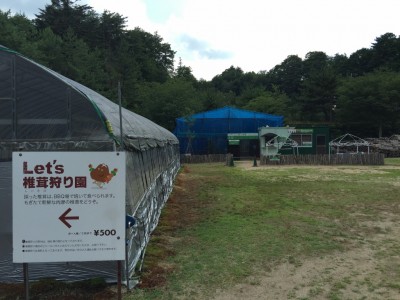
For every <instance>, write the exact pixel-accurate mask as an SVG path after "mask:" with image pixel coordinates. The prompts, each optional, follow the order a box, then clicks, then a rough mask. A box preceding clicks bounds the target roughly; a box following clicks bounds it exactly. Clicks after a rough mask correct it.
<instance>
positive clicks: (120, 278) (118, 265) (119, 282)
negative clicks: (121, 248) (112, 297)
mask: <svg viewBox="0 0 400 300" xmlns="http://www.w3.org/2000/svg"><path fill="white" fill-rule="evenodd" d="M121 269H122V262H121V261H120V260H119V261H118V262H117V276H118V283H117V290H118V291H117V298H118V300H122V276H121Z"/></svg>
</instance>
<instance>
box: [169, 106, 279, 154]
mask: <svg viewBox="0 0 400 300" xmlns="http://www.w3.org/2000/svg"><path fill="white" fill-rule="evenodd" d="M263 126H270V127H281V126H283V116H276V115H271V114H266V113H260V112H254V111H248V110H243V109H238V108H233V107H223V108H219V109H214V110H210V111H206V112H201V113H197V114H194V115H191V116H188V117H181V118H178V119H176V127H175V130H174V134H175V135H176V136H177V137H178V139H179V143H180V153H190V154H223V153H227V134H228V133H258V128H259V127H263Z"/></svg>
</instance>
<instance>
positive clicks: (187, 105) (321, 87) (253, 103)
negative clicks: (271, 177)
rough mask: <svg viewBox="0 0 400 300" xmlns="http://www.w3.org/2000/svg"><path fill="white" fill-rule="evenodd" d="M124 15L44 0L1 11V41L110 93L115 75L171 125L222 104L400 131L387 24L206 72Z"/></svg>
mask: <svg viewBox="0 0 400 300" xmlns="http://www.w3.org/2000/svg"><path fill="white" fill-rule="evenodd" d="M126 22H127V20H126V18H125V17H124V16H122V15H120V14H118V13H113V12H110V11H104V12H103V13H102V14H99V13H97V12H95V11H94V10H93V8H91V7H90V6H88V5H80V4H78V3H77V1H73V0H52V1H51V4H48V5H46V6H45V7H44V8H43V9H41V10H40V12H39V13H38V14H37V15H36V18H35V19H33V20H30V19H28V18H27V17H26V16H25V15H20V14H15V15H13V14H11V13H10V11H1V10H0V45H3V46H6V47H8V48H10V49H12V50H15V51H18V52H20V53H21V54H23V55H25V56H26V57H28V58H31V59H33V60H35V61H37V62H39V63H41V64H43V65H45V66H47V67H49V68H51V69H53V70H55V71H57V72H59V73H61V74H62V75H64V76H67V77H69V78H71V79H73V80H75V81H78V82H80V83H82V84H84V85H86V86H88V87H90V88H91V89H93V90H95V91H97V92H99V93H101V94H102V95H104V96H106V97H107V98H109V99H111V100H113V101H116V98H117V95H118V93H117V86H118V82H121V85H122V97H123V98H122V100H123V105H124V106H125V107H126V108H128V109H130V110H132V111H134V112H136V113H138V114H141V115H143V116H145V117H147V118H149V119H151V120H152V121H154V122H156V123H158V124H160V125H161V126H163V127H165V128H167V129H169V130H173V128H174V125H175V118H177V117H181V116H186V115H190V114H193V113H196V112H200V111H205V110H210V109H215V108H219V107H223V106H227V105H230V106H234V107H238V108H243V109H249V110H254V111H260V112H266V113H270V114H279V115H283V116H284V117H285V122H286V124H290V125H293V124H330V125H331V126H332V128H333V129H334V132H336V133H337V134H340V133H346V132H351V133H353V134H356V135H359V136H362V137H376V136H381V135H383V136H390V135H392V134H396V133H397V134H399V133H400V118H399V116H400V37H397V36H396V35H395V34H393V33H384V34H382V35H381V36H379V37H377V38H376V39H375V41H372V44H371V47H370V48H368V49H367V48H363V49H359V50H357V51H356V52H354V53H352V54H351V55H350V56H347V55H343V54H336V55H335V56H333V57H331V56H328V55H326V54H325V53H324V52H320V51H313V52H309V53H308V54H307V55H306V56H305V58H304V59H302V58H300V57H299V56H297V55H290V56H288V57H287V58H286V59H285V60H284V61H283V62H281V63H280V64H278V65H276V66H275V67H274V68H272V69H271V70H269V71H260V72H258V73H255V72H248V73H245V72H243V70H242V69H241V68H240V67H237V66H231V67H230V68H228V69H226V70H225V71H223V72H222V73H221V74H219V75H216V76H215V77H214V78H213V79H212V80H210V81H206V80H198V79H196V78H195V77H194V76H193V74H192V70H191V68H190V67H189V66H185V65H183V64H182V62H181V60H180V59H177V58H176V57H175V52H174V50H173V49H171V46H170V45H169V44H168V43H166V42H164V41H163V38H162V37H161V36H159V35H158V34H157V33H148V32H146V31H144V30H143V29H141V28H135V29H133V30H128V29H127V28H126ZM267 55H268V54H267ZM262 66H263V62H262V61H260V69H262Z"/></svg>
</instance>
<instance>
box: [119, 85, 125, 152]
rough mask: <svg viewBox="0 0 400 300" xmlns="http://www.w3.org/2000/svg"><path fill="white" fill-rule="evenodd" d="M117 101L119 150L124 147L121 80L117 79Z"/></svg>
mask: <svg viewBox="0 0 400 300" xmlns="http://www.w3.org/2000/svg"><path fill="white" fill-rule="evenodd" d="M118 102H119V131H120V142H121V146H120V148H121V150H123V149H124V141H123V139H122V138H123V130H122V96H121V82H120V81H118Z"/></svg>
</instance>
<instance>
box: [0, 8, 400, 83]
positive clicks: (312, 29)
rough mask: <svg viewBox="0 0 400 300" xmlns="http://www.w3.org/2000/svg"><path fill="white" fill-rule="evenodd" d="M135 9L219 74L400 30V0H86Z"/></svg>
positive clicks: (186, 61)
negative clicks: (399, 15)
mask: <svg viewBox="0 0 400 300" xmlns="http://www.w3.org/2000/svg"><path fill="white" fill-rule="evenodd" d="M49 3H51V1H50V0H0V9H1V10H2V11H7V10H11V12H12V13H24V14H25V15H26V16H27V17H28V18H30V19H33V18H34V17H35V14H37V13H38V12H39V8H44V7H45V5H46V4H49ZM78 3H79V4H88V5H90V6H91V7H92V8H93V9H94V10H96V11H97V12H99V13H102V12H103V11H104V10H108V11H111V12H117V13H119V14H121V15H123V16H125V17H127V25H128V29H134V28H135V27H140V28H142V29H143V30H145V31H147V32H150V33H155V32H157V33H158V34H159V35H160V36H161V37H162V38H163V40H164V42H166V43H168V44H170V45H171V48H172V50H174V51H176V54H175V66H177V65H178V61H179V59H181V60H182V64H183V65H185V66H188V67H191V69H192V72H193V75H194V76H195V77H196V78H197V79H205V80H211V79H212V78H213V77H214V76H216V75H219V74H221V73H222V72H223V71H224V70H226V69H228V68H229V67H230V66H234V67H240V68H241V69H242V70H243V71H244V72H251V71H253V72H260V71H269V70H270V69H272V68H273V67H275V66H276V65H278V64H280V63H282V62H283V61H284V60H285V58H287V57H288V56H289V55H298V56H299V57H301V58H302V59H304V58H305V55H306V54H307V53H308V52H311V51H323V52H325V53H326V54H327V55H329V56H334V55H335V54H346V55H347V56H349V55H350V54H352V53H354V52H355V51H357V50H359V49H361V48H370V47H371V46H372V43H373V42H374V41H375V39H376V38H377V37H379V36H381V35H383V34H385V33H387V32H391V33H394V34H395V35H396V36H399V35H400V23H399V21H398V14H399V11H400V1H399V0H379V1H378V0H80V1H79V2H78Z"/></svg>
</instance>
